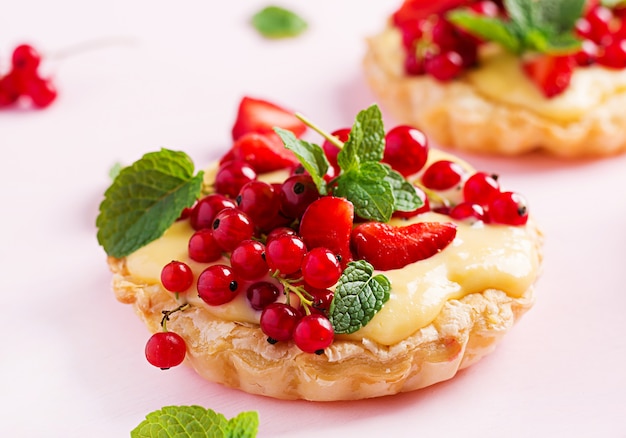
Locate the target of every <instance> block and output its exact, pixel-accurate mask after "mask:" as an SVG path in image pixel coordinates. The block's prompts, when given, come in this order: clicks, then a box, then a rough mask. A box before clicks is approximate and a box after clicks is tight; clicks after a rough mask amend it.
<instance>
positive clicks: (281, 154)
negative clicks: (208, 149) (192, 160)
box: [220, 132, 298, 173]
mask: <svg viewBox="0 0 626 438" xmlns="http://www.w3.org/2000/svg"><path fill="white" fill-rule="evenodd" d="M231 160H237V161H245V162H246V163H248V164H249V165H250V167H252V168H253V169H254V170H255V171H256V173H265V172H272V171H274V170H279V169H285V168H287V167H293V166H295V165H297V164H298V160H297V158H296V157H295V155H294V154H293V152H291V151H290V150H289V149H286V148H285V145H284V144H283V142H282V140H281V139H280V137H279V136H278V135H277V134H276V133H274V132H266V133H264V134H260V133H256V132H248V133H246V134H244V135H242V136H241V137H239V138H238V139H237V140H235V143H234V144H233V147H232V148H231V149H230V150H229V151H228V152H227V153H226V155H224V156H223V157H222V159H221V160H220V163H225V162H226V161H231Z"/></svg>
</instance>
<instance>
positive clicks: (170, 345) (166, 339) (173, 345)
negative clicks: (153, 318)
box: [145, 332, 187, 370]
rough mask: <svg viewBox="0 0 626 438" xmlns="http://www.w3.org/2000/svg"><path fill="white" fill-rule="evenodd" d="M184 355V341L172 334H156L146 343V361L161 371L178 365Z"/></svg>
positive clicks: (185, 348) (185, 350) (185, 347)
mask: <svg viewBox="0 0 626 438" xmlns="http://www.w3.org/2000/svg"><path fill="white" fill-rule="evenodd" d="M186 353H187V345H186V344H185V340H184V339H183V338H182V337H181V336H180V335H179V334H177V333H174V332H157V333H155V334H153V335H152V336H151V337H150V339H148V342H147V343H146V350H145V354H146V359H148V362H149V363H150V364H152V365H154V366H155V367H158V368H161V369H162V370H167V369H168V368H171V367H175V366H177V365H180V364H181V363H182V362H183V360H184V359H185V354H186Z"/></svg>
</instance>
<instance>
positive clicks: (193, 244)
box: [187, 228, 222, 263]
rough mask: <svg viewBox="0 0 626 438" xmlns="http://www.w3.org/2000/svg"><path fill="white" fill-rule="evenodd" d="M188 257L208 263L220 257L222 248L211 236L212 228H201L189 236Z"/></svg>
mask: <svg viewBox="0 0 626 438" xmlns="http://www.w3.org/2000/svg"><path fill="white" fill-rule="evenodd" d="M187 251H188V253H189V258H190V259H191V260H194V261H196V262H200V263H210V262H214V261H216V260H218V259H219V258H220V257H222V248H221V247H220V246H219V245H218V244H217V242H216V241H215V238H214V237H213V230H211V229H210V228H203V229H201V230H198V231H196V232H195V233H193V234H192V235H191V237H190V238H189V243H188V244H187Z"/></svg>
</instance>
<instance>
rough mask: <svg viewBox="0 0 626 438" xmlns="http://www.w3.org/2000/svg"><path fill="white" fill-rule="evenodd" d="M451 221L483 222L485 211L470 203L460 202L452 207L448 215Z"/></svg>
mask: <svg viewBox="0 0 626 438" xmlns="http://www.w3.org/2000/svg"><path fill="white" fill-rule="evenodd" d="M449 215H450V217H451V218H452V219H457V220H471V221H483V222H485V219H486V215H485V209H484V208H483V207H482V206H480V205H478V204H474V203H472V202H461V203H460V204H457V205H455V206H454V207H452V209H451V210H450V213H449Z"/></svg>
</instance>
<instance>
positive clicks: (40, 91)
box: [25, 76, 57, 108]
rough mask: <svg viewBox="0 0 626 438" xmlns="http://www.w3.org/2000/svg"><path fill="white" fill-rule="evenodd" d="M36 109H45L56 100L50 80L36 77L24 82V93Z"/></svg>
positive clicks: (54, 89)
mask: <svg viewBox="0 0 626 438" xmlns="http://www.w3.org/2000/svg"><path fill="white" fill-rule="evenodd" d="M25 94H26V95H27V96H28V97H30V99H31V101H32V102H33V105H34V106H36V107H37V108H46V107H47V106H49V105H50V104H51V103H52V102H54V100H55V99H56V98H57V90H56V87H55V86H54V84H53V83H52V81H51V80H50V79H43V78H40V77H38V76H36V77H32V78H29V79H28V80H27V81H26V93H25Z"/></svg>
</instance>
